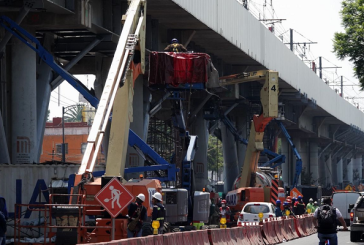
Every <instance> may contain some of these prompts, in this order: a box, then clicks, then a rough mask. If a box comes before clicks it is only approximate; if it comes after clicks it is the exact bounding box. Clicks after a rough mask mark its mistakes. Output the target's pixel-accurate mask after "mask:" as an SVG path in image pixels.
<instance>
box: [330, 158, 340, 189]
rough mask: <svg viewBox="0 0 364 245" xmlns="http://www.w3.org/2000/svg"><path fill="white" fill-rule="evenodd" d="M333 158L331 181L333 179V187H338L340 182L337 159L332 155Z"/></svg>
mask: <svg viewBox="0 0 364 245" xmlns="http://www.w3.org/2000/svg"><path fill="white" fill-rule="evenodd" d="M330 158H331V169H332V174H331V179H332V185H337V184H338V183H339V182H338V172H337V159H336V158H335V157H334V158H333V157H332V155H330Z"/></svg>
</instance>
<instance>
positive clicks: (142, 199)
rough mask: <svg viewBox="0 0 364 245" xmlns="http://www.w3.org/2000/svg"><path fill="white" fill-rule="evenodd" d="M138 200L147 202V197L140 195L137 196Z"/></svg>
mask: <svg viewBox="0 0 364 245" xmlns="http://www.w3.org/2000/svg"><path fill="white" fill-rule="evenodd" d="M137 198H139V199H140V200H141V201H142V202H144V201H145V196H144V194H142V193H140V194H139V195H137Z"/></svg>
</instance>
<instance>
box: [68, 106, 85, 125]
mask: <svg viewBox="0 0 364 245" xmlns="http://www.w3.org/2000/svg"><path fill="white" fill-rule="evenodd" d="M84 107H85V106H84V105H83V104H77V105H74V106H71V107H68V108H67V109H66V112H65V113H64V121H65V122H82V121H83V120H82V119H83V118H82V111H83V109H84Z"/></svg>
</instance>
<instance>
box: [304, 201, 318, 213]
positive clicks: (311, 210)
mask: <svg viewBox="0 0 364 245" xmlns="http://www.w3.org/2000/svg"><path fill="white" fill-rule="evenodd" d="M315 210H316V209H315V208H314V206H313V199H312V198H310V200H308V204H307V207H306V213H308V214H312V213H314V212H315Z"/></svg>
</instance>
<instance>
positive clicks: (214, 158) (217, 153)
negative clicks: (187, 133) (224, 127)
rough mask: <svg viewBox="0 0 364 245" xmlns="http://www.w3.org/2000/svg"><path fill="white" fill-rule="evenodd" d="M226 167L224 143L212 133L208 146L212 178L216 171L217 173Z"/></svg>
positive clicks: (208, 166) (208, 161)
mask: <svg viewBox="0 0 364 245" xmlns="http://www.w3.org/2000/svg"><path fill="white" fill-rule="evenodd" d="M223 167H224V158H223V155H222V143H221V142H220V141H219V140H218V139H217V138H216V137H215V136H212V135H210V137H209V142H208V148H207V169H208V170H210V171H212V172H211V179H212V176H214V172H216V171H217V174H219V172H220V171H221V170H222V169H223Z"/></svg>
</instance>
